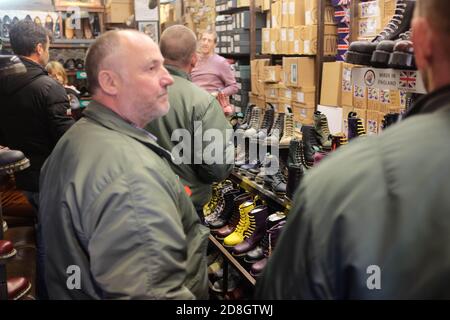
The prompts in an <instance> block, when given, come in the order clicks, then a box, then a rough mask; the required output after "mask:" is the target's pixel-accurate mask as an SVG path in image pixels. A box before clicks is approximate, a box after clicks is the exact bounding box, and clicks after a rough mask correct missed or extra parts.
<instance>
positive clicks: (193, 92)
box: [147, 25, 234, 215]
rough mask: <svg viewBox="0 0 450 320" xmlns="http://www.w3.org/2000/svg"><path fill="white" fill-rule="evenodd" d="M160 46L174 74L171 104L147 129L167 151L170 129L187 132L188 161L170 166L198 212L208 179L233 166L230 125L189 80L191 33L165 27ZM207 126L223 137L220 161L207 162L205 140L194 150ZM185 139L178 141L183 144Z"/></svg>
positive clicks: (204, 200)
mask: <svg viewBox="0 0 450 320" xmlns="http://www.w3.org/2000/svg"><path fill="white" fill-rule="evenodd" d="M160 48H161V53H162V55H163V56H164V59H165V60H164V63H165V66H166V68H167V69H168V70H169V72H170V74H171V75H172V76H173V78H174V84H173V86H171V87H170V88H169V102H170V106H171V108H170V111H169V112H168V114H167V115H166V116H164V117H162V118H159V119H156V120H154V121H153V122H151V123H150V124H149V125H148V126H147V130H148V131H149V132H151V133H152V134H154V135H155V136H156V137H157V138H158V143H159V144H160V145H161V146H162V147H164V148H165V149H167V150H169V151H173V150H174V147H175V146H176V145H177V141H172V140H171V137H172V134H173V132H174V130H176V129H185V130H187V132H188V133H189V136H190V138H191V139H192V140H190V141H189V142H190V146H191V148H190V151H191V155H192V157H190V159H188V160H189V161H190V163H181V164H173V165H172V169H173V170H174V172H175V173H176V174H177V175H179V176H180V178H181V181H183V183H184V184H185V185H187V186H188V187H189V188H190V189H191V191H192V196H191V199H192V202H193V203H194V206H195V208H196V210H197V212H199V214H200V215H201V210H202V208H203V205H204V204H206V203H207V202H208V201H209V199H210V198H211V192H212V189H211V185H212V183H213V182H220V181H222V180H224V179H226V178H227V177H228V175H229V174H230V172H231V170H232V168H233V165H232V161H230V159H231V160H232V159H233V154H234V147H233V145H232V143H231V139H228V140H227V139H226V138H227V135H226V131H227V130H232V128H231V125H230V124H229V122H228V121H227V119H226V118H225V116H224V114H223V111H222V108H221V107H220V105H219V103H218V102H217V100H216V99H215V98H214V97H213V96H212V95H211V94H209V93H208V92H207V91H205V90H204V89H202V88H200V87H198V86H197V85H195V84H194V83H192V82H191V81H190V78H189V73H190V71H191V70H192V68H193V67H194V66H195V64H196V62H197V53H196V48H197V40H196V37H195V34H194V33H193V32H192V31H191V30H190V29H188V28H186V27H184V26H182V25H175V26H172V27H169V28H167V29H166V30H165V31H164V32H163V34H162V35H161V42H160ZM209 129H215V130H218V131H216V132H220V133H221V138H223V139H224V140H222V141H223V145H222V147H221V148H220V151H219V152H220V153H221V156H222V159H223V162H224V163H212V164H211V162H208V159H207V157H208V155H207V154H204V153H203V151H204V150H205V148H206V147H207V146H208V145H209V142H201V143H200V146H201V148H198V149H195V150H194V147H195V145H196V143H195V142H194V141H193V139H194V137H196V138H197V139H198V138H199V139H202V136H201V134H200V133H201V131H202V132H203V133H204V132H206V131H207V130H209ZM230 138H231V136H230ZM186 142H187V141H183V142H181V143H184V144H185V146H187V145H188V144H186ZM216 143H217V142H216ZM216 145H217V144H216ZM175 156H176V155H175ZM227 159H228V161H226V160H227ZM207 163H210V164H207ZM227 163H229V164H227Z"/></svg>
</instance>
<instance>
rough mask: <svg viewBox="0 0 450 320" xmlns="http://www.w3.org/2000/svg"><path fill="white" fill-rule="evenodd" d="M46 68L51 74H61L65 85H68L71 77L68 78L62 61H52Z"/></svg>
mask: <svg viewBox="0 0 450 320" xmlns="http://www.w3.org/2000/svg"><path fill="white" fill-rule="evenodd" d="M45 70H47V72H48V73H50V74H56V75H60V76H61V77H62V79H63V83H62V84H63V85H66V84H67V83H68V82H69V79H68V78H67V73H66V70H64V67H63V65H62V64H61V63H59V62H58V61H50V62H49V63H48V64H47V65H46V66H45Z"/></svg>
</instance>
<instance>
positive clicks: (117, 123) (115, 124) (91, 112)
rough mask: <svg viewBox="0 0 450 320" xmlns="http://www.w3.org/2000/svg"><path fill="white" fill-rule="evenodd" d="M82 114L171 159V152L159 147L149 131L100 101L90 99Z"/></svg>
mask: <svg viewBox="0 0 450 320" xmlns="http://www.w3.org/2000/svg"><path fill="white" fill-rule="evenodd" d="M83 116H84V117H86V118H88V119H90V120H93V121H95V122H97V123H98V124H100V125H102V126H104V127H105V128H108V129H111V130H114V131H117V132H120V133H122V134H124V135H127V136H129V137H131V138H133V139H135V140H137V141H139V142H141V143H142V144H144V145H146V146H147V147H148V148H150V149H152V150H153V151H154V152H156V153H157V154H158V155H159V156H161V157H164V158H166V159H167V160H168V161H172V155H171V153H170V152H169V151H167V150H166V149H164V148H162V147H160V146H159V145H158V143H157V142H156V138H155V137H154V136H153V135H152V134H151V133H150V132H148V131H146V130H144V129H141V128H138V127H136V126H134V125H133V124H131V123H129V122H127V121H126V120H124V119H123V118H122V117H120V116H119V115H118V114H117V113H115V112H114V111H112V110H111V109H109V108H107V107H105V106H104V105H102V104H101V103H99V102H97V101H92V102H91V103H89V106H88V107H87V108H86V110H85V112H84V113H83Z"/></svg>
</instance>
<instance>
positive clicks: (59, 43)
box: [1, 38, 95, 49]
mask: <svg viewBox="0 0 450 320" xmlns="http://www.w3.org/2000/svg"><path fill="white" fill-rule="evenodd" d="M1 40H2V42H3V47H4V48H11V44H10V42H9V39H8V38H1ZM94 41H95V39H70V40H68V39H55V40H53V41H52V42H51V43H50V48H52V49H88V48H89V47H90V46H91V44H92V43H93V42H94Z"/></svg>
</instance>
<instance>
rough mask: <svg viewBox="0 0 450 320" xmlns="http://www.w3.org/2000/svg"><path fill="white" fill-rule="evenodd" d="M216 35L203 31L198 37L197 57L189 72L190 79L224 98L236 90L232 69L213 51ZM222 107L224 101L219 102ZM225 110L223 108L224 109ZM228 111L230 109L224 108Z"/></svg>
mask: <svg viewBox="0 0 450 320" xmlns="http://www.w3.org/2000/svg"><path fill="white" fill-rule="evenodd" d="M216 43H217V35H216V33H215V32H213V31H205V32H204V33H203V34H202V35H201V38H200V43H199V59H198V61H197V64H196V66H195V67H194V69H193V70H192V72H191V79H192V82H194V83H195V84H196V85H198V86H200V87H202V88H203V89H205V90H206V91H208V92H209V93H211V94H212V95H213V96H214V97H218V96H219V94H221V96H220V97H219V98H220V99H223V98H226V100H227V101H228V98H229V96H231V95H233V94H235V93H237V92H238V90H239V87H238V85H237V83H236V78H235V77H234V73H233V70H232V68H231V66H230V64H229V63H228V62H227V60H226V59H225V58H224V57H221V56H219V55H218V54H216V53H215V48H216ZM221 105H222V108H225V106H226V103H225V101H224V102H221ZM224 111H225V110H224ZM225 112H226V113H230V110H226V111H225Z"/></svg>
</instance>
